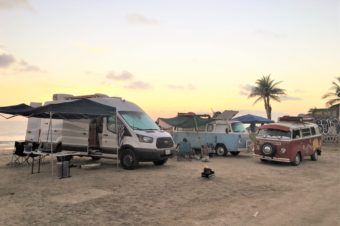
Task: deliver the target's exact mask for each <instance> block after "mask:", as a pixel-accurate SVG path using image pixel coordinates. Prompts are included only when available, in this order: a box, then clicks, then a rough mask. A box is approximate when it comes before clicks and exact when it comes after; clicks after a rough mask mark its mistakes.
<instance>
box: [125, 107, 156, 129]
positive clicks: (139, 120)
mask: <svg viewBox="0 0 340 226" xmlns="http://www.w3.org/2000/svg"><path fill="white" fill-rule="evenodd" d="M119 113H120V114H121V116H122V117H123V119H124V121H125V122H126V123H127V124H128V125H129V126H130V127H131V128H132V129H133V130H159V127H158V126H157V124H156V123H155V122H154V121H153V120H152V119H151V118H150V117H149V116H148V115H147V114H145V113H144V112H141V111H120V112H119Z"/></svg>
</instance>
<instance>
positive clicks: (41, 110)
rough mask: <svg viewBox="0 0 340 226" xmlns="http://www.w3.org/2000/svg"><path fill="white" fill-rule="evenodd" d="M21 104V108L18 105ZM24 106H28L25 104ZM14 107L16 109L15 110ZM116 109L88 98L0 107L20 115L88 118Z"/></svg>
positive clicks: (1, 111)
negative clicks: (34, 106)
mask: <svg viewBox="0 0 340 226" xmlns="http://www.w3.org/2000/svg"><path fill="white" fill-rule="evenodd" d="M18 106H21V108H22V110H20V109H21V108H20V107H18ZM26 107H29V106H27V105H26ZM15 109H16V110H15ZM115 111H116V109H115V108H114V107H110V106H107V105H103V104H100V103H97V102H95V101H92V100H88V99H79V100H72V101H67V102H62V103H53V104H48V105H45V106H42V107H37V108H32V107H29V108H25V106H24V105H15V106H8V107H3V108H0V113H5V114H11V115H21V116H25V117H35V118H50V116H52V118H53V119H88V118H97V117H104V116H109V115H112V114H114V113H115Z"/></svg>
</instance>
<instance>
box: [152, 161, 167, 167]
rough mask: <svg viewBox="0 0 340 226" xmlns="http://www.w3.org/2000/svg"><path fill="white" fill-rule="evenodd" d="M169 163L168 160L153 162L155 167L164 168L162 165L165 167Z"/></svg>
mask: <svg viewBox="0 0 340 226" xmlns="http://www.w3.org/2000/svg"><path fill="white" fill-rule="evenodd" d="M167 161H168V159H163V160H158V161H153V164H154V165H155V166H162V165H164V164H165V163H166V162H167Z"/></svg>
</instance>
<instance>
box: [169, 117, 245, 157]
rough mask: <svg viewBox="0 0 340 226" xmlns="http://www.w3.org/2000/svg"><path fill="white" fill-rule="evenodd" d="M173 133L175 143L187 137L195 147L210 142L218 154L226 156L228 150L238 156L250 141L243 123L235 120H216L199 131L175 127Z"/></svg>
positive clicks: (199, 147)
mask: <svg viewBox="0 0 340 226" xmlns="http://www.w3.org/2000/svg"><path fill="white" fill-rule="evenodd" d="M172 135H173V139H174V141H175V143H179V142H180V141H182V140H183V139H184V138H186V139H187V140H188V141H189V142H190V144H191V147H192V148H194V149H201V146H202V145H205V144H210V145H212V146H213V147H214V149H215V153H216V155H218V156H226V155H227V154H228V152H229V153H230V154H231V155H234V156H236V155H238V154H239V153H240V151H246V150H247V147H248V144H249V142H250V140H249V133H248V132H247V131H246V129H245V128H244V125H243V123H242V122H239V121H233V120H230V121H229V120H214V121H212V122H210V123H209V124H207V125H205V126H202V127H199V128H198V129H197V131H196V130H195V129H194V128H190V129H188V128H185V129H184V128H175V129H174V131H173V132H172Z"/></svg>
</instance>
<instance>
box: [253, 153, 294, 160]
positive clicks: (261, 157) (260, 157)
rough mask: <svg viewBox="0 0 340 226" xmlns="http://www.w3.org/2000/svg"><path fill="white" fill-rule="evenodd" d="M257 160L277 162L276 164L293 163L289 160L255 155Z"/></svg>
mask: <svg viewBox="0 0 340 226" xmlns="http://www.w3.org/2000/svg"><path fill="white" fill-rule="evenodd" d="M253 156H254V157H255V158H258V159H264V160H268V161H275V162H291V161H290V159H289V158H277V157H269V156H263V155H257V154H253Z"/></svg>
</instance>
